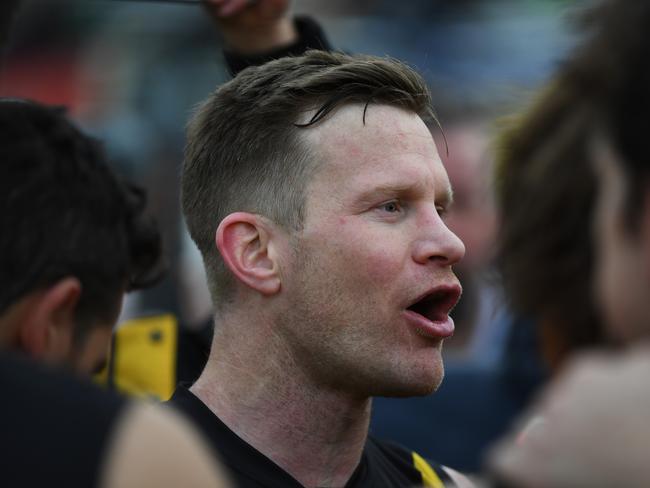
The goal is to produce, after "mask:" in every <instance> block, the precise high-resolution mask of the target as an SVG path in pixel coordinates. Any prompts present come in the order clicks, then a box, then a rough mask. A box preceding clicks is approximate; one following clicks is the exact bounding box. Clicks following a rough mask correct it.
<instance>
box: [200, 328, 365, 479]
mask: <svg viewBox="0 0 650 488" xmlns="http://www.w3.org/2000/svg"><path fill="white" fill-rule="evenodd" d="M247 328H248V329H249V330H250V323H249V324H236V325H235V324H233V323H232V322H229V323H228V326H227V327H225V326H223V325H218V326H217V332H216V333H215V337H214V341H213V344H212V350H211V353H210V358H209V359H208V363H207V365H206V367H205V369H204V371H203V373H202V374H201V377H200V378H199V379H198V381H197V382H196V383H195V384H194V386H193V387H192V388H191V391H192V393H194V394H195V395H196V396H197V397H198V398H199V399H201V401H203V403H205V404H206V405H207V406H208V408H210V410H212V412H213V413H214V414H215V415H217V416H218V417H219V418H220V419H221V421H222V422H224V423H225V424H226V425H227V426H228V427H229V428H230V429H231V430H232V431H233V432H235V433H236V434H237V435H238V436H240V437H241V438H242V439H244V440H245V441H246V442H247V443H248V444H250V445H251V446H253V447H254V448H255V449H257V450H258V451H260V452H261V453H262V454H264V455H265V456H267V457H268V458H269V459H271V460H272V461H273V462H275V463H276V464H277V465H278V466H280V467H281V468H282V469H284V470H285V471H286V472H287V473H289V474H290V475H291V476H293V477H294V478H295V479H296V480H298V481H299V482H300V483H302V484H303V485H304V486H343V485H345V483H346V482H347V481H348V480H349V479H350V477H351V476H352V474H353V472H354V470H355V469H356V467H357V465H358V464H359V461H360V459H361V454H362V452H363V447H364V444H365V441H366V436H367V433H368V424H369V422H370V404H371V400H370V398H358V397H353V396H351V395H347V394H344V393H342V392H340V391H335V390H332V389H325V388H323V386H322V385H318V384H316V382H315V381H311V380H310V378H309V375H308V374H307V373H306V372H305V371H304V369H302V368H300V367H299V365H297V364H296V363H295V361H293V360H292V355H291V354H290V351H289V350H288V348H287V347H286V345H283V344H282V340H281V339H280V338H279V337H278V336H277V335H275V334H273V333H272V332H271V330H272V328H270V327H269V328H266V329H264V328H263V327H259V328H258V327H257V326H256V327H255V333H254V335H255V337H251V336H245V337H243V336H244V334H242V331H244V330H246V329H247ZM261 329H264V330H266V333H264V330H261Z"/></svg>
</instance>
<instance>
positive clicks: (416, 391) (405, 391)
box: [372, 368, 444, 398]
mask: <svg viewBox="0 0 650 488" xmlns="http://www.w3.org/2000/svg"><path fill="white" fill-rule="evenodd" d="M443 377H444V370H443V369H442V368H435V369H434V370H431V371H430V374H420V375H418V376H417V377H415V376H412V377H410V378H406V379H402V380H401V381H399V380H397V381H394V382H391V383H384V384H378V385H377V386H378V387H379V388H380V389H381V390H380V391H378V392H377V393H375V394H374V395H372V396H382V397H391V398H408V397H418V396H427V395H430V394H432V393H434V392H435V391H436V390H437V389H438V387H439V386H440V384H441V383H442V379H443Z"/></svg>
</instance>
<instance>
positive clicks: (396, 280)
mask: <svg viewBox="0 0 650 488" xmlns="http://www.w3.org/2000/svg"><path fill="white" fill-rule="evenodd" d="M362 111H363V108H362V106H356V105H354V106H348V107H344V108H342V109H340V110H339V111H338V112H337V113H336V114H335V115H334V116H333V117H331V118H330V119H328V120H327V121H325V123H323V124H321V125H320V126H318V127H316V128H313V129H309V130H308V131H306V132H305V133H304V134H305V138H306V141H307V143H308V144H313V145H315V147H316V148H317V149H318V151H317V153H318V154H321V155H322V158H321V161H319V167H318V170H317V171H316V174H315V175H314V177H313V179H312V180H311V182H310V183H309V184H308V187H307V204H306V212H305V214H306V217H305V222H304V227H303V229H302V230H301V231H300V232H298V233H297V234H296V235H294V236H292V239H291V249H290V251H289V254H290V259H288V260H287V263H288V270H287V272H286V273H285V276H286V279H285V280H284V281H283V290H284V292H286V296H287V297H292V298H291V300H290V302H288V304H287V307H286V309H285V310H284V311H283V312H282V314H281V316H280V317H279V318H278V321H279V322H281V324H280V328H281V329H282V330H283V333H284V334H285V335H286V337H287V342H288V343H289V344H290V347H292V349H293V352H294V354H295V356H296V357H297V358H298V361H299V362H300V363H301V364H302V365H303V367H304V369H305V371H306V372H307V374H308V375H309V376H310V377H311V378H313V380H314V381H317V382H318V383H319V384H323V385H330V386H331V387H332V388H333V389H334V388H335V389H337V390H341V391H347V392H350V393H354V394H358V395H359V396H361V397H365V396H375V395H394V396H402V395H418V394H427V393H430V392H431V391H433V390H435V389H436V388H437V387H438V385H439V383H440V381H441V380H442V376H443V365H442V358H441V353H440V351H441V346H442V341H441V340H437V341H435V340H432V339H430V338H424V337H422V336H420V335H418V334H417V333H416V332H415V331H414V330H413V328H412V327H409V326H407V323H406V321H405V319H404V317H403V313H404V309H405V307H406V306H407V304H409V303H410V301H412V300H413V299H414V298H416V297H417V296H419V295H421V294H422V293H423V292H424V291H425V290H428V289H430V288H431V287H433V286H437V285H441V284H455V283H457V281H456V279H455V276H454V275H453V272H452V268H451V267H452V265H453V264H455V263H456V262H458V261H459V260H460V259H461V258H462V256H463V254H464V247H463V244H462V243H461V242H460V240H459V239H458V238H457V237H456V236H455V235H454V234H453V233H451V232H450V231H449V229H448V228H447V227H446V225H445V224H444V222H443V220H442V219H441V217H440V215H439V214H438V209H439V208H440V207H443V206H445V205H446V204H447V203H446V202H447V197H448V194H449V193H450V188H449V181H448V178H447V174H446V172H445V170H444V167H443V166H442V163H441V161H440V158H439V156H438V153H437V149H436V146H435V144H434V142H433V139H432V137H431V134H430V132H429V130H428V128H427V127H426V126H425V124H424V123H423V121H422V120H421V119H420V118H419V117H418V116H416V115H414V114H411V113H409V112H406V111H403V110H400V109H397V108H393V107H387V106H377V105H374V106H371V108H370V109H369V110H368V113H367V117H366V125H363V123H362ZM391 188H397V190H395V191H392V190H387V189H391ZM386 202H396V203H395V204H393V203H389V205H386ZM397 202H399V203H398V204H397ZM395 210H397V211H395Z"/></svg>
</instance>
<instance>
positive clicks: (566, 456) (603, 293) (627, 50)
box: [492, 0, 650, 487]
mask: <svg viewBox="0 0 650 488" xmlns="http://www.w3.org/2000/svg"><path fill="white" fill-rule="evenodd" d="M585 26H586V31H585V32H586V42H585V43H584V44H583V45H582V46H581V47H580V48H579V49H577V50H576V51H575V52H574V53H573V54H572V56H571V58H570V59H569V61H568V62H566V63H565V64H564V65H563V67H562V68H561V70H560V71H559V73H558V74H557V75H556V78H555V86H553V87H552V92H551V95H550V97H553V96H556V97H557V96H558V95H559V94H562V93H564V94H566V95H567V96H566V98H565V99H564V101H563V102H562V103H561V108H562V109H563V110H566V111H567V113H569V114H571V116H572V117H574V118H575V124H576V126H577V127H576V130H577V131H578V133H579V134H581V138H576V137H575V135H574V136H572V137H570V138H569V139H568V140H567V144H571V143H574V144H576V143H578V144H581V147H582V153H581V154H580V155H579V160H577V161H572V162H571V163H579V164H581V165H583V166H582V167H583V168H584V173H585V175H587V174H588V173H589V169H591V168H590V167H589V165H590V164H592V165H593V168H594V169H595V170H596V171H595V180H596V185H595V193H594V195H593V204H592V207H593V210H592V212H590V213H589V214H586V215H583V216H580V215H576V222H578V221H579V219H585V220H586V221H587V225H591V224H595V225H594V233H593V238H594V254H593V256H594V258H593V260H592V267H593V281H594V283H595V284H596V286H595V289H596V292H597V293H596V294H595V298H594V302H595V303H596V304H597V305H598V308H599V309H598V312H599V314H600V316H601V317H602V324H603V336H604V337H605V338H606V339H605V340H606V341H607V342H608V343H613V344H619V345H624V346H626V349H625V350H624V351H623V352H621V353H618V354H617V353H614V354H596V353H594V354H592V355H587V356H586V357H582V358H574V360H573V362H572V364H571V365H570V366H569V367H568V368H566V371H565V372H563V374H562V376H561V377H560V378H558V380H556V381H555V382H554V383H553V384H552V385H551V387H550V388H548V389H547V390H546V391H545V393H544V395H543V396H542V397H541V398H540V401H539V402H538V404H537V406H536V409H535V410H534V411H533V412H532V413H533V415H534V417H533V418H534V419H535V421H534V422H533V427H530V426H529V428H528V429H527V430H526V431H525V435H524V436H523V437H520V442H518V444H517V445H516V446H515V445H512V444H505V445H503V446H502V447H501V449H500V450H499V451H497V452H496V453H495V455H494V457H493V461H492V466H493V468H494V469H496V471H497V472H498V473H499V476H502V477H503V476H505V477H506V479H507V480H508V482H509V483H512V484H511V485H509V486H591V487H601V486H602V487H609V486H649V484H650V465H649V464H648V462H647V447H648V445H649V444H650V429H649V428H648V426H649V425H650V423H649V422H648V420H649V413H650V408H649V406H650V388H649V387H648V382H647V378H648V375H649V374H650V350H648V342H647V341H648V337H649V336H650V302H649V301H648V296H649V294H650V266H649V264H650V147H649V146H648V145H647V134H648V132H649V129H650V121H649V120H648V118H647V113H648V110H650V93H649V91H648V86H650V65H649V64H648V62H647V61H648V59H650V37H649V36H648V27H649V26H650V4H649V3H648V2H637V1H634V0H608V1H605V2H603V3H601V4H599V5H598V6H597V7H596V8H595V9H593V10H592V11H591V12H590V14H589V16H588V17H587V23H586V24H585ZM537 135H538V147H539V148H540V152H542V151H543V148H544V147H545V144H547V143H548V142H550V140H549V138H548V137H547V136H546V135H545V134H544V133H543V132H539V133H538V134H537ZM585 141H586V144H585ZM553 156H554V155H553V154H549V155H548V159H551V158H552V157H553ZM549 164H550V162H549ZM562 169H564V168H562ZM563 177H564V174H563V172H562V171H558V173H557V178H558V180H559V179H561V178H563ZM591 178H592V183H591V185H594V182H593V176H592V177H591ZM592 191H594V190H592ZM564 204H565V206H564V207H563V208H564V209H565V211H570V209H571V208H572V207H573V205H574V202H573V201H572V200H571V199H565V200H564ZM538 231H539V232H546V231H547V229H539V230H538ZM548 265H549V266H557V263H556V262H549V263H548ZM590 285H591V283H589V282H587V280H585V284H584V286H585V288H586V289H587V290H588V291H589V289H590V288H591V286H590ZM555 286H556V287H559V288H561V287H562V286H563V283H561V282H558V283H556V284H555ZM567 326H569V327H570V326H571V324H570V323H569V324H567ZM567 460H569V461H568V462H567Z"/></svg>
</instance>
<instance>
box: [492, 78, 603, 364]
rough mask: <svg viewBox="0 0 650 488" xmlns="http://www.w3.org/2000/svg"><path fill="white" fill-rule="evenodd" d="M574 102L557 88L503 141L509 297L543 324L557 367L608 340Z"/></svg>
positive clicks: (500, 186)
mask: <svg viewBox="0 0 650 488" xmlns="http://www.w3.org/2000/svg"><path fill="white" fill-rule="evenodd" d="M574 97H575V94H574V93H573V91H572V90H571V89H570V88H566V87H564V86H563V85H560V84H558V83H556V84H553V85H552V86H551V87H550V89H548V90H546V91H545V92H544V93H543V94H542V95H541V96H540V98H539V100H537V102H536V104H535V105H534V106H533V107H532V109H531V110H530V111H529V112H528V113H527V114H526V115H521V116H518V117H513V118H512V119H511V120H510V121H508V123H509V124H510V125H509V127H508V128H507V129H506V130H504V131H503V132H502V134H501V136H500V140H499V141H498V142H499V144H498V155H497V204H498V207H499V213H500V217H501V227H500V233H499V251H498V252H499V258H498V261H499V265H500V268H501V271H502V275H503V280H504V286H505V289H506V296H507V297H508V299H509V300H510V302H511V304H512V306H513V308H514V309H515V310H516V311H517V312H519V313H520V314H522V315H524V316H528V317H534V318H535V319H536V320H538V323H539V332H540V340H541V344H542V348H543V349H544V355H545V357H546V359H547V361H548V362H549V363H550V365H551V366H553V367H555V366H557V365H558V364H559V363H560V362H561V361H562V360H563V359H564V358H565V357H566V356H567V354H569V353H570V352H572V351H575V350H576V349H579V348H584V347H588V346H592V345H595V344H599V343H602V342H603V340H604V339H603V334H602V330H601V326H600V324H599V319H598V314H597V312H596V308H595V305H594V301H593V297H592V293H591V287H590V283H591V279H592V276H593V266H594V263H593V260H594V256H593V254H594V250H593V241H592V233H591V216H592V214H593V209H594V198H595V186H596V182H595V178H594V175H593V172H592V171H591V168H590V167H589V163H588V161H587V153H588V150H589V132H588V130H587V127H586V125H585V123H588V121H589V114H588V113H587V112H586V111H585V110H580V109H579V106H577V104H576V103H574V102H572V99H573V98H574ZM540 141H543V142H541V143H540ZM569 202H570V203H569Z"/></svg>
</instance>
